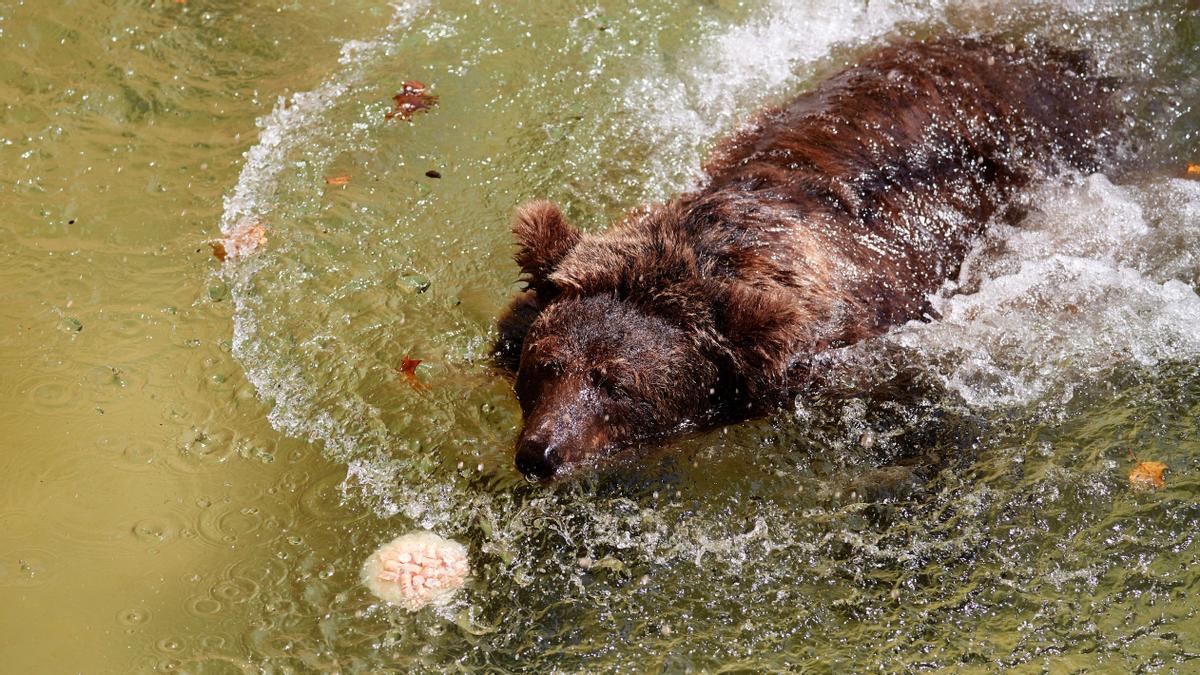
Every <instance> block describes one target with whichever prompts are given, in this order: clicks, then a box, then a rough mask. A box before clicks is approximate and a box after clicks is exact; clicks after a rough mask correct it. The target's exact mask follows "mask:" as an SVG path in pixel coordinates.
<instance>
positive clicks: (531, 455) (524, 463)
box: [517, 438, 562, 480]
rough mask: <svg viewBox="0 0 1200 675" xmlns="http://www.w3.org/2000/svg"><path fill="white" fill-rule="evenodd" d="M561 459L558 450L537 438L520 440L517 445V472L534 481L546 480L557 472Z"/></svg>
mask: <svg viewBox="0 0 1200 675" xmlns="http://www.w3.org/2000/svg"><path fill="white" fill-rule="evenodd" d="M561 465H562V457H561V455H560V454H559V452H558V448H556V447H554V446H553V445H551V444H550V443H547V442H546V441H544V440H542V439H539V438H522V439H521V441H520V443H518V444H517V470H518V471H520V472H521V473H523V474H525V476H526V477H528V478H533V479H534V480H546V479H547V478H550V477H551V476H553V475H554V474H555V473H557V472H558V467H559V466H561Z"/></svg>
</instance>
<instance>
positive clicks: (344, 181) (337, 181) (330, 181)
mask: <svg viewBox="0 0 1200 675" xmlns="http://www.w3.org/2000/svg"><path fill="white" fill-rule="evenodd" d="M325 184H326V185H349V184H350V176H348V175H345V174H343V175H341V176H326V177H325Z"/></svg>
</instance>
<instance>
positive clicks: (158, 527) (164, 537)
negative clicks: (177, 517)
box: [130, 516, 179, 544]
mask: <svg viewBox="0 0 1200 675" xmlns="http://www.w3.org/2000/svg"><path fill="white" fill-rule="evenodd" d="M130 531H131V532H133V536H134V537H135V538H137V540H138V541H140V542H142V543H145V544H162V543H166V542H168V541H170V540H171V539H174V538H175V535H176V534H178V532H179V527H178V526H177V525H176V524H175V523H174V522H173V521H172V520H171V519H169V518H167V517H159V516H154V517H150V518H143V519H142V520H139V521H137V522H136V523H134V524H133V527H132V528H131V530H130Z"/></svg>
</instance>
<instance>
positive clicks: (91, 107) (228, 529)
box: [0, 0, 1200, 672]
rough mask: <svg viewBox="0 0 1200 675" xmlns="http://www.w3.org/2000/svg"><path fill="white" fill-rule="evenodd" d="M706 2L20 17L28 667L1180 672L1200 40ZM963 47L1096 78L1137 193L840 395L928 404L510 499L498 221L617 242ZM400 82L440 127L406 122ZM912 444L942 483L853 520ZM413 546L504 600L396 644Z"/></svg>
mask: <svg viewBox="0 0 1200 675" xmlns="http://www.w3.org/2000/svg"><path fill="white" fill-rule="evenodd" d="M677 4H679V5H681V3H671V2H644V3H637V5H638V6H637V7H631V6H628V5H627V4H625V3H586V4H575V3H561V4H560V3H496V4H490V5H489V4H482V3H471V2H453V1H448V2H433V1H430V2H425V3H422V2H407V3H391V4H388V3H380V2H365V1H362V2H352V3H345V2H339V3H336V4H335V3H332V2H316V1H304V2H293V3H279V4H278V5H268V6H262V7H258V8H249V9H248V8H244V7H241V6H240V4H237V3H234V4H229V5H221V4H213V5H206V6H202V3H197V2H189V3H179V4H177V3H174V2H157V3H133V2H109V3H78V4H76V5H72V6H69V7H61V8H57V7H53V6H50V5H44V4H41V3H38V4H30V3H0V87H3V91H4V93H5V94H7V95H6V96H5V97H4V98H5V101H6V103H5V107H4V108H3V113H0V157H3V161H2V162H0V167H2V168H0V176H3V177H4V178H5V181H4V185H6V186H8V187H7V188H6V197H5V205H6V207H7V208H6V209H5V215H4V216H3V218H2V219H0V223H2V224H3V227H0V243H3V244H4V245H3V247H0V250H3V255H4V257H5V260H4V262H5V263H6V264H5V265H3V267H0V269H2V270H3V271H2V272H0V275H2V276H0V280H2V281H3V282H4V283H5V286H6V289H7V290H6V292H5V293H4V294H3V295H0V316H3V318H4V319H5V323H6V325H8V326H10V329H9V330H7V331H5V332H4V333H0V341H2V343H3V344H4V346H5V347H6V349H4V350H3V351H2V352H0V363H2V364H3V372H5V373H6V375H8V374H11V375H9V376H8V377H5V378H4V380H3V382H4V384H3V387H2V388H0V392H2V393H0V396H2V397H3V399H2V400H3V402H4V403H5V404H6V405H3V406H0V420H2V421H3V424H4V427H3V428H4V429H5V431H6V434H5V436H6V438H7V439H8V443H7V444H6V445H7V447H8V449H7V450H6V451H5V452H3V453H0V458H3V460H4V462H5V464H4V466H5V469H6V470H5V471H4V475H5V479H4V488H5V489H4V490H2V491H0V495H2V496H0V600H3V605H2V606H3V607H4V609H3V611H0V635H2V636H3V638H2V642H0V644H5V645H6V646H5V648H4V652H5V656H6V660H7V662H8V663H9V664H11V666H10V667H12V668H14V671H15V672H32V671H38V670H50V671H59V670H82V671H87V672H97V671H102V672H128V671H130V670H135V671H152V670H159V671H170V670H174V671H183V672H242V671H245V672H256V671H267V672H289V671H296V672H304V671H312V670H341V671H345V672H360V671H373V670H378V669H380V668H392V669H395V670H397V671H410V670H430V671H443V670H449V669H460V670H488V669H490V670H502V671H503V670H522V669H527V670H539V671H540V670H546V669H548V668H552V667H557V668H560V669H562V670H567V671H577V670H601V671H604V670H617V671H640V670H644V669H651V670H669V671H685V670H689V669H699V670H713V669H717V668H721V667H724V668H728V669H743V670H770V669H781V668H788V669H809V670H813V671H817V672H826V671H848V670H854V671H857V670H884V671H898V670H908V669H916V668H931V669H933V668H959V669H963V670H970V671H975V670H980V671H991V670H995V669H997V668H1000V667H1005V666H1009V667H1014V668H1018V669H1026V670H1040V669H1047V670H1055V671H1058V670H1067V669H1083V668H1087V669H1094V670H1100V671H1111V672H1127V671H1131V670H1146V671H1165V672H1187V671H1189V670H1191V669H1195V668H1196V665H1195V664H1196V662H1197V661H1196V659H1197V657H1198V656H1200V651H1197V649H1196V647H1195V646H1194V645H1196V644H1200V630H1198V626H1200V621H1197V612H1198V611H1200V610H1198V608H1200V605H1198V604H1197V602H1196V601H1195V599H1194V598H1195V596H1196V587H1197V584H1198V583H1200V581H1198V580H1200V576H1197V570H1196V569H1195V565H1194V561H1195V559H1196V554H1197V550H1198V544H1197V542H1196V537H1195V522H1196V519H1197V517H1200V507H1198V506H1197V503H1200V502H1198V501H1197V499H1196V496H1197V491H1198V488H1200V481H1198V479H1197V475H1200V474H1198V469H1200V438H1198V437H1197V434H1196V429H1197V424H1198V422H1200V376H1198V375H1197V365H1198V364H1200V338H1198V337H1197V336H1198V335H1200V296H1198V295H1197V288H1198V287H1200V272H1198V271H1197V270H1200V265H1198V264H1197V263H1198V261H1197V253H1196V251H1197V250H1200V218H1198V217H1197V216H1198V215H1200V183H1197V182H1195V181H1189V180H1186V179H1184V178H1181V177H1180V175H1181V174H1182V169H1183V167H1184V166H1185V164H1186V163H1187V162H1188V161H1189V160H1190V161H1196V159H1197V158H1200V141H1198V139H1197V136H1196V127H1197V125H1196V116H1195V113H1194V112H1193V111H1192V108H1193V106H1194V105H1195V104H1196V102H1197V101H1196V91H1197V90H1198V89H1197V83H1198V81H1200V80H1198V76H1200V58H1198V57H1200V54H1198V53H1197V30H1198V29H1200V17H1198V16H1197V14H1196V12H1195V11H1194V10H1190V9H1188V8H1187V7H1186V5H1185V4H1184V3H1145V4H1137V3H1106V2H1080V3H1069V4H1066V5H1056V4H1041V3H1035V4H1021V5H1017V6H1009V5H1008V3H1004V4H1003V5H991V4H988V3H981V2H980V3H974V2H966V3H949V2H947V3H936V4H933V5H930V4H927V3H915V2H914V3H905V2H893V3H880V2H870V3H862V4H847V3H840V2H813V3H807V2H806V3H790V2H772V1H769V0H759V1H751V2H723V1H717V2H710V3H705V4H702V5H698V6H692V5H688V6H677ZM946 30H959V31H971V30H986V31H999V32H1002V33H1005V34H1008V35H1011V36H1013V37H1014V38H1018V37H1020V36H1022V35H1025V34H1036V35H1039V36H1043V37H1046V38H1049V39H1052V40H1054V41H1056V42H1058V43H1062V44H1069V45H1080V46H1089V47H1091V48H1093V49H1094V50H1095V51H1096V53H1097V55H1098V58H1099V59H1100V61H1101V63H1102V64H1103V65H1104V67H1105V68H1106V69H1107V70H1108V71H1109V72H1111V73H1113V74H1116V75H1119V76H1121V77H1122V78H1124V79H1125V81H1126V83H1127V85H1126V90H1125V95H1126V97H1127V100H1128V101H1129V107H1130V110H1131V126H1132V127H1133V129H1134V132H1133V134H1132V140H1131V143H1130V147H1129V148H1128V149H1127V151H1126V152H1127V156H1128V157H1131V158H1136V159H1137V160H1138V161H1137V162H1134V163H1133V164H1132V165H1131V168H1129V169H1128V170H1126V171H1123V172H1121V173H1119V174H1118V173H1114V174H1112V175H1107V176H1106V175H1097V176H1069V177H1066V178H1064V179H1063V180H1061V181H1055V182H1053V183H1051V184H1047V185H1044V186H1040V187H1038V188H1037V189H1035V190H1033V191H1031V193H1030V194H1029V195H1028V196H1027V197H1026V202H1027V203H1026V207H1027V209H1028V215H1027V217H1026V218H1025V219H1024V220H1023V221H1022V222H1021V223H1020V224H1019V225H1018V226H1016V227H1011V226H1005V225H998V226H997V227H996V228H994V229H993V230H992V231H991V234H990V235H989V237H988V238H987V240H986V241H983V242H981V243H980V246H979V247H978V248H977V250H976V252H975V253H974V254H973V256H972V258H971V260H970V261H969V263H968V265H966V266H965V267H964V270H963V273H962V274H961V275H960V278H958V279H956V280H954V281H953V283H950V284H948V285H947V287H946V289H945V290H944V293H943V294H941V296H939V297H938V298H937V299H936V300H935V303H934V304H935V307H936V308H937V309H938V311H939V313H940V315H941V318H940V319H939V320H937V321H934V322H931V323H923V324H910V325H908V326H903V327H900V328H898V329H897V330H895V331H893V332H891V333H889V334H888V335H886V336H884V337H882V338H880V339H878V340H874V341H871V342H868V343H863V344H860V345H857V346H854V347H851V348H848V349H845V350H841V351H838V352H834V353H830V354H829V355H828V356H827V357H826V358H827V366H828V368H829V369H830V370H831V371H832V372H835V373H839V374H840V375H841V376H842V377H844V378H845V379H846V380H847V381H854V382H860V383H861V382H863V381H866V382H868V383H876V384H879V383H883V382H886V381H887V380H888V379H889V378H891V377H892V376H893V375H895V374H902V375H903V376H904V377H905V378H907V379H911V380H913V381H915V382H917V383H919V384H920V387H919V388H917V389H915V390H914V391H915V395H903V396H892V397H874V398H851V399H848V400H846V399H838V398H832V397H829V398H820V399H817V400H804V401H798V402H797V404H796V406H795V407H794V408H793V409H789V410H784V411H781V412H780V413H778V414H776V415H774V416H773V417H772V418H771V419H768V420H762V421H757V422H751V423H746V424H742V425H737V426H735V427H730V428H727V429H720V430H716V431H714V432H711V433H708V434H704V435H702V436H699V437H695V438H689V439H685V440H683V441H681V442H679V443H676V444H674V445H673V446H672V447H671V448H669V449H667V450H665V451H663V452H661V453H658V454H655V455H653V456H651V457H649V458H647V459H646V460H644V461H643V462H641V463H639V464H638V465H636V466H631V467H617V468H613V469H609V470H606V471H604V472H601V473H599V474H597V475H595V476H592V477H589V478H586V479H584V480H581V481H577V482H571V483H567V484H563V485H559V486H555V487H540V486H532V485H528V484H526V483H525V482H524V481H523V480H522V479H520V477H519V476H517V475H516V473H515V471H514V470H513V468H512V460H511V447H510V446H511V443H512V439H513V437H514V436H515V432H516V429H517V427H518V425H519V421H520V418H519V410H518V409H517V407H516V404H515V401H514V399H513V397H512V394H511V391H510V390H509V388H508V385H507V383H506V382H504V381H503V379H502V378H500V377H499V376H498V375H497V374H496V373H495V372H494V371H493V370H492V369H491V368H490V367H489V365H488V363H487V358H486V356H487V348H488V343H489V340H490V338H491V330H492V321H493V319H494V317H495V315H496V314H497V313H498V311H499V310H500V308H501V307H503V305H504V303H505V302H506V300H507V298H508V297H509V295H510V294H511V292H512V290H513V283H514V281H515V276H516V270H515V269H514V266H513V264H512V263H511V261H510V260H509V257H510V255H511V252H512V244H511V242H510V238H509V235H508V231H507V221H508V218H509V215H510V214H511V211H512V208H513V206H514V205H516V204H518V203H520V202H521V201H524V200H528V199H532V198H542V197H545V198H551V199H554V200H555V201H557V202H559V203H561V204H562V205H563V206H564V209H565V211H566V212H567V214H568V216H569V217H571V218H572V219H573V220H574V221H575V222H576V223H579V224H581V225H582V226H583V227H584V228H585V229H597V228H602V227H604V226H606V224H607V223H608V222H609V221H610V220H611V219H613V218H615V217H617V216H619V215H620V214H621V213H622V212H623V211H624V210H625V209H627V208H630V207H631V206H633V205H636V204H638V203H641V202H644V201H647V200H653V199H660V198H664V197H666V196H668V195H670V194H672V193H673V192H676V191H678V190H681V189H686V188H687V187H688V186H689V185H691V184H692V181H694V180H695V178H696V176H697V173H696V172H697V167H698V166H699V163H700V161H701V159H702V158H703V156H704V154H705V152H706V150H707V148H708V147H710V146H711V144H712V143H713V142H714V140H715V138H717V137H719V136H720V135H721V134H724V133H728V132H729V131H731V130H732V129H734V128H735V127H736V125H737V124H738V122H739V121H740V120H742V119H745V117H746V116H747V115H748V114H750V113H752V112H753V111H754V110H755V109H756V108H758V107H760V106H762V105H764V104H768V103H771V102H774V101H780V100H785V99H786V98H787V97H788V96H791V95H794V94H796V93H798V92H800V91H802V90H804V89H805V88H806V87H807V86H810V85H811V84H812V83H813V82H814V81H816V80H819V79H820V78H821V77H823V76H825V75H827V74H829V73H831V72H834V71H836V70H837V69H838V68H840V67H842V66H843V65H844V64H846V63H848V62H849V61H851V60H852V59H853V58H854V56H855V55H856V54H859V53H861V52H862V51H863V50H865V49H868V48H870V46H871V45H873V44H878V43H879V42H880V41H882V40H885V39H887V38H888V37H890V36H896V35H927V34H935V33H939V32H943V31H946ZM406 80H417V81H420V82H422V83H425V84H426V85H428V86H429V88H430V90H431V91H432V92H433V93H434V94H436V95H437V96H438V97H439V103H438V105H437V107H436V108H435V109H434V110H433V111H431V112H429V113H425V114H418V115H416V116H414V118H413V119H412V121H411V122H405V121H402V120H390V121H389V120H387V119H386V118H385V114H386V112H387V111H389V110H390V109H391V100H390V97H391V95H392V94H394V93H395V92H396V91H398V90H399V89H400V87H401V86H402V84H403V82H404V81H406ZM428 171H436V172H438V174H440V176H441V177H440V178H432V177H429V176H427V175H426V172H428ZM341 176H346V177H348V179H347V181H346V184H345V185H338V184H336V183H339V182H342V181H340V180H335V181H333V183H334V184H330V183H329V182H328V181H327V179H329V178H334V177H341ZM254 223H261V224H262V226H263V228H264V231H265V235H266V243H265V244H264V245H263V246H262V248H261V250H259V251H258V252H257V253H255V254H253V255H250V256H247V257H244V258H242V259H239V260H236V261H229V262H226V263H225V264H224V265H221V264H220V263H218V262H217V261H216V260H215V259H213V257H212V255H211V252H210V249H209V247H208V246H207V244H206V242H207V241H208V240H210V239H213V238H217V237H219V236H221V233H222V232H225V233H229V232H234V231H237V230H238V229H239V228H245V227H247V226H248V225H250V224H254ZM405 357H410V358H416V359H421V360H422V364H421V365H420V366H419V367H418V369H417V371H416V376H417V377H418V378H419V379H420V381H421V382H423V383H424V384H425V385H427V387H423V388H417V387H413V386H412V385H411V383H410V382H409V381H408V380H407V378H405V376H403V375H402V374H401V373H399V372H398V371H397V368H398V367H399V366H400V363H401V361H402V359H404V358H405ZM913 447H918V448H921V449H922V450H923V452H924V456H923V457H922V459H921V462H922V466H924V467H927V469H926V470H924V471H923V472H922V473H923V474H924V475H923V476H922V478H923V480H921V481H918V482H917V483H916V484H915V485H906V486H902V487H903V489H897V490H894V491H889V492H887V493H886V494H880V495H875V496H874V497H873V499H868V500H864V499H862V498H860V493H861V492H862V491H863V490H864V488H865V489H866V490H867V491H872V490H873V489H874V488H875V487H878V485H879V484H880V481H879V480H878V477H879V476H880V475H882V474H887V473H888V472H889V471H893V470H892V469H890V468H889V467H891V466H892V464H893V461H892V460H893V459H895V458H897V457H899V456H901V455H903V454H904V453H905V452H906V450H908V449H910V448H913ZM1135 459H1137V460H1143V459H1152V460H1157V461H1162V462H1164V463H1166V464H1167V465H1168V466H1169V467H1170V472H1169V474H1168V476H1167V485H1166V488H1165V489H1163V490H1160V491H1148V492H1147V491H1134V490H1131V489H1130V488H1129V484H1128V480H1127V478H1126V476H1127V474H1128V471H1129V470H1130V469H1131V468H1132V467H1133V465H1134V464H1135V461H1134V460H1135ZM414 528H431V529H434V530H436V531H438V532H439V533H441V534H443V535H445V536H449V537H453V538H455V539H457V540H459V541H462V542H464V543H465V544H467V546H468V547H469V549H470V551H471V556H472V561H473V564H474V567H475V570H476V573H475V577H474V579H473V581H472V582H470V584H469V585H468V587H467V588H466V589H465V591H464V592H463V593H461V594H460V595H459V596H458V597H457V599H456V601H455V602H454V603H452V604H451V605H449V606H447V607H443V608H438V609H436V610H426V611H424V612H421V613H417V614H408V613H406V612H403V611H400V610H396V609H393V608H389V607H386V606H382V605H380V604H379V603H378V602H377V601H375V600H374V599H373V598H372V597H371V596H370V595H369V594H368V593H367V592H366V591H365V590H364V589H363V588H362V587H361V586H360V585H359V584H358V568H359V565H360V564H361V561H362V560H363V559H364V558H365V557H366V556H367V555H368V554H369V553H370V552H371V551H372V550H373V549H374V548H375V546H377V545H378V544H380V543H382V542H384V541H387V540H389V539H391V538H392V537H394V536H395V535H396V534H398V533H401V532H404V531H408V530H411V529H414ZM64 634H68V635H71V637H72V639H71V640H69V641H67V644H63V640H62V639H61V638H62V636H63V635H64Z"/></svg>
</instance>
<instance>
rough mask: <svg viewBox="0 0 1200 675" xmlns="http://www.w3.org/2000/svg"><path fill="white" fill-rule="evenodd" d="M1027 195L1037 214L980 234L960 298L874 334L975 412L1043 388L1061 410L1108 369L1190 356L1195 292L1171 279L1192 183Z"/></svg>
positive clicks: (1030, 397)
mask: <svg viewBox="0 0 1200 675" xmlns="http://www.w3.org/2000/svg"><path fill="white" fill-rule="evenodd" d="M1031 201H1032V202H1033V203H1035V204H1038V205H1039V206H1040V208H1039V209H1038V210H1036V211H1035V212H1033V213H1032V214H1031V215H1030V217H1029V218H1027V219H1026V220H1025V222H1023V223H1022V224H1021V225H1020V226H1019V227H1018V228H1011V227H997V228H995V229H993V230H992V233H991V235H990V239H989V241H988V242H987V243H986V244H985V245H984V246H983V247H981V248H980V249H979V250H978V251H977V252H976V254H975V256H974V257H973V259H972V260H971V261H970V264H969V265H967V266H965V267H964V269H963V272H962V274H961V275H960V278H959V285H958V288H960V289H962V292H954V291H955V290H957V289H956V288H950V289H948V290H949V291H950V292H948V293H947V294H945V295H942V296H940V297H937V298H935V299H934V303H933V304H934V308H935V309H936V310H937V311H938V312H939V313H940V314H941V319H940V320H938V321H934V322H930V323H916V322H914V323H910V324H908V325H907V326H904V327H902V328H900V329H898V330H896V331H894V332H893V333H891V334H890V335H889V336H887V338H886V340H887V341H891V342H894V343H896V344H898V345H900V346H902V347H904V348H905V349H907V350H912V351H915V352H917V353H918V354H920V355H921V358H922V359H924V360H926V361H928V363H929V364H930V366H931V367H932V368H933V369H934V370H935V372H936V373H937V374H938V376H939V377H940V378H941V379H942V380H943V382H944V383H945V384H946V385H948V386H950V387H951V388H952V389H954V390H955V391H957V392H958V393H960V394H961V395H962V396H963V398H964V399H965V400H966V401H967V402H969V403H971V404H974V405H977V406H1001V405H1014V404H1025V403H1030V402H1033V401H1036V400H1038V399H1040V398H1042V397H1044V396H1046V395H1048V394H1051V393H1057V395H1058V396H1060V397H1061V400H1062V401H1063V402H1065V401H1066V400H1069V398H1070V397H1071V394H1072V391H1073V389H1072V385H1073V383H1075V382H1076V381H1078V380H1079V379H1080V378H1085V377H1090V376H1095V375H1097V374H1100V373H1103V372H1105V371H1107V370H1109V369H1111V368H1113V367H1115V366H1118V365H1123V364H1124V365H1128V364H1136V365H1140V366H1153V365H1156V364H1159V363H1163V362H1166V361H1172V360H1194V359H1197V358H1200V296H1198V295H1197V294H1196V291H1195V289H1194V288H1193V287H1192V286H1191V283H1193V279H1194V277H1193V278H1187V277H1186V276H1182V275H1185V274H1188V273H1190V274H1192V275H1194V274H1196V268H1195V267H1194V263H1195V254H1194V253H1193V251H1194V250H1195V248H1194V247H1195V244H1196V243H1198V242H1200V222H1198V221H1197V219H1196V218H1195V217H1194V214H1196V213H1198V212H1200V185H1197V184H1195V183H1191V182H1187V181H1181V180H1172V181H1151V182H1149V183H1147V184H1145V185H1141V186H1124V187H1122V186H1115V185H1113V184H1112V183H1111V182H1110V181H1109V180H1108V178H1106V177H1105V176H1103V175H1094V176H1091V177H1088V178H1086V179H1081V180H1078V181H1074V182H1071V183H1069V184H1066V185H1062V184H1052V185H1048V186H1046V187H1044V188H1042V189H1041V190H1040V191H1038V192H1036V193H1035V194H1034V195H1032V199H1031ZM1156 201H1157V202H1160V203H1158V204H1155V203H1154V202H1156ZM1189 213H1190V214H1193V217H1190V218H1189V217H1187V215H1186V214H1189ZM1180 216H1183V217H1180ZM1181 241H1186V242H1190V243H1191V245H1192V246H1191V247H1190V248H1189V247H1187V246H1184V247H1180V246H1179V243H1180V242H1181ZM1189 262H1190V263H1191V264H1192V266H1191V268H1190V270H1189V265H1188V263H1189ZM1172 271H1174V273H1176V274H1180V275H1181V276H1178V277H1177V276H1172V274H1173V272H1172Z"/></svg>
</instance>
